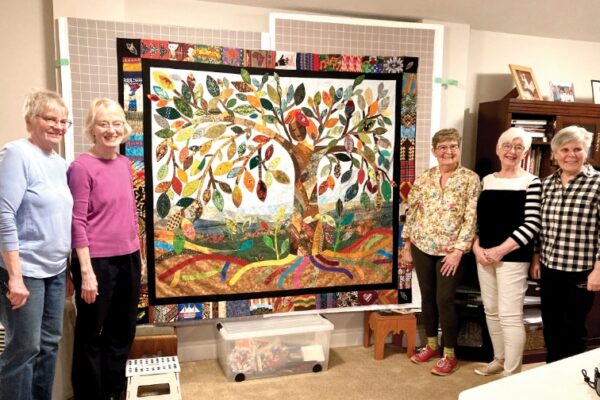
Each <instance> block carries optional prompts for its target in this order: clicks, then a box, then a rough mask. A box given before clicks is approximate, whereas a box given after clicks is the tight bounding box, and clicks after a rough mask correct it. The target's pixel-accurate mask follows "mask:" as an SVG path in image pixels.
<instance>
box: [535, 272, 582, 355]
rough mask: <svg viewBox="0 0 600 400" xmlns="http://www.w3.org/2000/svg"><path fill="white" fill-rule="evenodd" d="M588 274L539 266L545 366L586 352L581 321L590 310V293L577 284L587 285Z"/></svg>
mask: <svg viewBox="0 0 600 400" xmlns="http://www.w3.org/2000/svg"><path fill="white" fill-rule="evenodd" d="M589 273H590V271H584V272H565V271H558V270H555V269H550V268H548V267H546V266H544V265H542V269H541V282H540V289H541V300H542V323H543V325H544V340H545V342H546V362H553V361H558V360H561V359H563V358H567V357H570V356H573V355H575V354H579V353H583V352H584V351H585V350H586V343H585V338H586V336H587V330H586V328H585V321H586V318H587V314H588V313H589V312H590V310H591V309H592V304H593V302H594V292H590V291H588V290H587V289H584V288H579V287H577V284H579V283H584V282H587V276H588V275H589Z"/></svg>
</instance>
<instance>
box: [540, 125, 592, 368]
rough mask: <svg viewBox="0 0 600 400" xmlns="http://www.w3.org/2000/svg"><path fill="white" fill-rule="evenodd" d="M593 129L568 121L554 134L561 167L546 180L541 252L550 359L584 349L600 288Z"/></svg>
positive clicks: (546, 336)
mask: <svg viewBox="0 0 600 400" xmlns="http://www.w3.org/2000/svg"><path fill="white" fill-rule="evenodd" d="M591 143H592V133H590V132H588V131H586V130H585V129H584V128H580V127H577V126H569V127H566V128H564V129H561V130H560V131H559V132H558V133H557V134H556V135H555V136H554V138H553V139H552V143H551V148H552V153H553V155H554V158H555V159H556V161H557V162H558V166H559V169H558V170H557V171H556V172H554V173H553V174H552V175H550V176H548V177H547V178H545V179H544V180H543V182H542V229H541V231H540V247H541V248H540V252H539V254H536V255H534V260H533V262H532V264H531V275H532V277H533V278H541V289H542V294H541V299H542V322H543V324H544V340H545V342H546V349H547V358H546V361H547V362H553V361H557V360H560V359H563V358H567V357H570V356H572V355H575V354H579V353H582V352H584V351H585V350H586V344H585V337H586V327H585V321H586V317H587V314H588V312H589V311H590V309H591V308H592V303H593V301H594V292H597V291H600V228H599V227H600V172H598V171H596V170H594V168H592V166H591V165H589V164H587V163H586V159H587V155H588V150H589V148H590V145H591Z"/></svg>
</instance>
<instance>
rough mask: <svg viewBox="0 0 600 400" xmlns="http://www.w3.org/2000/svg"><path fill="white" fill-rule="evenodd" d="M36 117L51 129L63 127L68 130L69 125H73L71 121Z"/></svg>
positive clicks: (41, 116)
mask: <svg viewBox="0 0 600 400" xmlns="http://www.w3.org/2000/svg"><path fill="white" fill-rule="evenodd" d="M37 117H38V118H39V119H42V120H44V122H45V123H46V125H48V126H49V127H51V128H56V127H57V126H61V127H65V128H67V129H69V128H70V127H71V125H73V121H71V120H68V119H56V118H51V117H44V116H43V115H37Z"/></svg>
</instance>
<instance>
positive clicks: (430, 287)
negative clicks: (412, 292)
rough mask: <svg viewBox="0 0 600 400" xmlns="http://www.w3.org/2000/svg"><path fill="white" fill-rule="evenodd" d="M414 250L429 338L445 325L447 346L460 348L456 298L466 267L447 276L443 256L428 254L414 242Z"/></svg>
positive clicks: (444, 333) (443, 329)
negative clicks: (458, 343) (457, 339)
mask: <svg viewBox="0 0 600 400" xmlns="http://www.w3.org/2000/svg"><path fill="white" fill-rule="evenodd" d="M411 253H412V256H413V261H414V264H415V270H416V271H417V279H418V280H419V287H420V289H421V311H422V315H423V325H425V334H426V335H427V337H437V335H438V324H439V325H441V327H442V342H443V344H444V347H449V348H454V347H456V338H457V336H458V317H457V315H456V306H455V304H454V297H455V295H456V288H457V287H458V284H459V283H460V281H461V278H462V274H463V266H462V265H460V266H459V267H458V269H457V270H456V274H454V275H451V276H443V275H442V274H441V272H440V269H441V267H442V260H443V259H444V257H443V256H432V255H430V254H427V253H424V252H422V251H421V250H419V249H418V248H417V246H415V245H414V244H413V245H412V246H411Z"/></svg>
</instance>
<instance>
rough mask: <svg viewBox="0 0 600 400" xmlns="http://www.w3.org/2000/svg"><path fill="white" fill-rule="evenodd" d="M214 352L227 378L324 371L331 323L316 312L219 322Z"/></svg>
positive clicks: (232, 379) (236, 379)
mask: <svg viewBox="0 0 600 400" xmlns="http://www.w3.org/2000/svg"><path fill="white" fill-rule="evenodd" d="M217 329H218V330H219V337H218V348H217V354H218V357H219V363H220V364H221V367H222V368H223V371H224V372H225V376H226V377H227V379H228V380H231V381H236V382H241V381H243V380H245V379H256V378H264V377H269V376H281V375H290V374H299V373H305V372H320V371H325V370H327V365H328V363H329V342H330V339H331V331H332V330H333V324H332V323H331V322H329V321H328V320H327V319H325V318H324V317H322V316H320V315H314V314H312V315H298V316H281V317H262V318H260V319H253V320H248V321H234V322H220V323H218V324H217Z"/></svg>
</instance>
